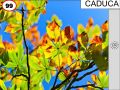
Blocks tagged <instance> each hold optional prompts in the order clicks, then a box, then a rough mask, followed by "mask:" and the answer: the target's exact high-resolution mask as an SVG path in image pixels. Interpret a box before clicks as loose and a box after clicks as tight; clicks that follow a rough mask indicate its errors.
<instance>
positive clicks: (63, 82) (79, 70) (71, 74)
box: [51, 62, 95, 90]
mask: <svg viewBox="0 0 120 90" xmlns="http://www.w3.org/2000/svg"><path fill="white" fill-rule="evenodd" d="M94 65H95V64H94V62H92V63H90V65H89V66H88V67H87V68H86V69H84V70H82V69H77V70H74V71H73V72H71V73H70V75H68V76H67V78H66V79H65V80H64V81H62V82H61V83H60V84H58V85H56V86H54V88H52V89H51V90H55V89H57V88H59V87H61V86H62V85H63V84H65V83H66V82H67V81H68V80H69V79H70V78H71V77H72V76H73V75H74V73H76V72H82V71H85V70H88V69H90V68H92V67H93V66H94ZM83 78H84V77H83ZM73 81H76V80H73ZM72 83H74V82H72ZM71 85H72V84H71Z"/></svg>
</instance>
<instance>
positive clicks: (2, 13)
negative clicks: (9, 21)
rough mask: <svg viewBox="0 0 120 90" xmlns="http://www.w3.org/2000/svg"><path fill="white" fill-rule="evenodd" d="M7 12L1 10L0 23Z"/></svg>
mask: <svg viewBox="0 0 120 90" xmlns="http://www.w3.org/2000/svg"><path fill="white" fill-rule="evenodd" d="M4 15H5V12H4V11H3V10H0V22H1V21H2V20H3V19H4Z"/></svg>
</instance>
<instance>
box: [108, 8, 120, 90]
mask: <svg viewBox="0 0 120 90" xmlns="http://www.w3.org/2000/svg"><path fill="white" fill-rule="evenodd" d="M119 41H120V9H118V10H115V9H114V10H113V9H112V10H109V90H120V61H119V60H120V58H119V57H120V56H119V55H120V48H119V45H120V43H119ZM114 44H116V46H117V47H116V46H115V47H116V48H115V47H114ZM112 45H113V46H112Z"/></svg>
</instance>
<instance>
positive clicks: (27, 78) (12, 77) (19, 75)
mask: <svg viewBox="0 0 120 90" xmlns="http://www.w3.org/2000/svg"><path fill="white" fill-rule="evenodd" d="M20 76H23V77H25V78H26V79H28V76H27V75H24V74H19V75H14V76H13V77H12V80H13V79H14V78H16V77H20Z"/></svg>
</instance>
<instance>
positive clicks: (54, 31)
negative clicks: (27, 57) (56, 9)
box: [46, 21, 60, 40]
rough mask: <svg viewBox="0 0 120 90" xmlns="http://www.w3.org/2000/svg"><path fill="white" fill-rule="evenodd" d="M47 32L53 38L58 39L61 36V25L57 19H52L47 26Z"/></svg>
mask: <svg viewBox="0 0 120 90" xmlns="http://www.w3.org/2000/svg"><path fill="white" fill-rule="evenodd" d="M46 30H47V34H48V36H49V37H50V38H51V39H55V40H56V39H58V37H59V36H60V26H59V25H58V23H57V22H56V21H52V22H50V23H49V24H48V25H47V27H46Z"/></svg>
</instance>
